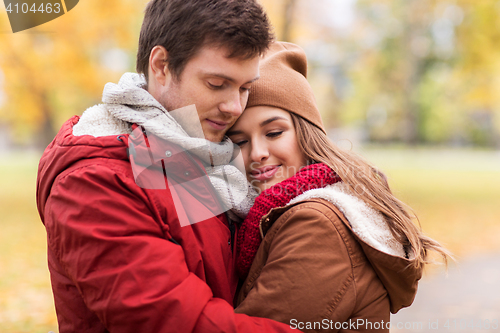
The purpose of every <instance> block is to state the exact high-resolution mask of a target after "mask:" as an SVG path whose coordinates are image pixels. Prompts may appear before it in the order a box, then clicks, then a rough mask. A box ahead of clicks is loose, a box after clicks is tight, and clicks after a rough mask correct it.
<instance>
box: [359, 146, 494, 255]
mask: <svg viewBox="0 0 500 333" xmlns="http://www.w3.org/2000/svg"><path fill="white" fill-rule="evenodd" d="M363 155H364V156H365V157H367V158H368V159H369V160H370V161H372V162H373V163H374V164H375V165H377V166H378V167H379V168H381V169H382V170H383V171H384V172H385V173H386V174H387V175H388V177H389V183H390V185H391V187H392V188H393V192H394V193H395V194H396V195H397V196H398V197H399V198H400V199H402V200H403V201H404V202H406V203H407V204H409V205H410V206H411V207H412V208H413V210H414V211H415V213H416V214H417V216H418V217H419V221H420V223H421V226H422V229H423V231H424V232H425V233H426V234H428V235H429V236H431V237H433V238H435V239H436V240H438V241H439V242H441V243H442V244H444V245H446V246H447V247H448V248H449V249H450V250H451V251H452V252H453V253H454V254H455V255H456V257H457V258H458V259H460V258H464V257H469V256H475V255H480V254H482V253H487V252H492V251H498V250H500V244H499V242H498V238H499V237H500V152H488V151H473V150H459V151H453V150H419V149H414V150H376V149H372V150H368V151H365V152H364V154H363Z"/></svg>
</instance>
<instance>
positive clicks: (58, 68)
mask: <svg viewBox="0 0 500 333" xmlns="http://www.w3.org/2000/svg"><path fill="white" fill-rule="evenodd" d="M146 3H147V1H145V0H120V1H118V0H107V1H98V0H85V1H80V2H79V4H78V6H77V7H75V8H74V9H73V10H72V11H70V12H68V13H67V14H65V15H64V16H62V17H60V18H58V19H56V20H54V21H51V22H48V23H46V24H44V25H42V26H39V27H37V28H33V29H30V30H26V31H24V32H19V33H16V34H13V33H12V31H11V28H10V25H9V21H8V17H7V14H6V11H5V7H4V5H3V3H2V4H1V5H0V331H1V332H48V331H54V332H56V331H57V321H56V317H55V312H54V308H53V300H52V294H51V290H50V281H49V274H48V270H47V264H46V245H45V230H44V228H43V225H42V224H41V222H40V219H39V217H38V214H37V211H36V207H35V180H36V169H37V163H38V159H39V158H40V155H41V153H42V151H43V149H44V148H45V146H46V145H47V144H48V143H49V142H50V141H51V139H52V138H53V137H54V135H55V133H56V132H57V130H58V129H59V127H60V126H61V124H62V123H63V122H64V121H65V120H66V119H68V118H69V117H71V116H72V115H75V114H78V115H80V114H81V113H82V112H83V111H84V110H85V109H86V108H87V107H89V106H91V105H94V104H96V103H99V101H100V98H101V93H102V89H103V86H104V84H105V83H106V82H117V81H118V80H119V78H120V76H121V74H122V73H123V72H126V71H134V68H135V53H136V48H137V40H138V35H139V30H140V25H141V22H142V15H143V9H144V6H145V4H146ZM262 3H263V5H264V7H265V8H266V10H267V11H268V14H269V16H270V18H271V21H272V23H273V25H274V27H275V33H276V36H277V38H278V39H279V40H287V41H291V42H294V43H297V44H299V45H300V46H302V47H303V48H304V49H305V51H306V53H307V55H308V59H309V81H310V83H311V85H312V86H313V89H314V91H315V94H316V98H317V101H318V104H319V107H320V109H321V112H322V115H323V118H324V122H325V125H326V127H327V128H328V129H329V135H330V136H331V138H332V140H334V141H335V142H337V143H338V144H339V145H341V146H343V147H345V148H347V149H353V150H354V151H356V152H359V153H361V154H362V155H364V156H365V157H367V158H368V159H369V160H371V161H372V162H373V163H375V164H376V165H378V166H379V167H380V168H381V169H382V170H384V171H385V172H386V173H387V175H388V177H389V181H390V183H391V186H392V187H393V189H394V191H395V192H396V193H397V194H398V195H399V196H400V197H401V198H402V199H403V200H404V201H406V202H407V203H409V205H410V206H412V207H413V209H414V210H415V212H416V214H417V215H418V216H419V219H420V223H421V225H422V228H423V229H424V231H425V232H426V233H427V234H429V235H430V236H432V237H434V238H436V239H437V240H439V241H441V242H442V243H443V244H445V245H446V246H447V247H448V248H449V249H450V250H451V251H452V252H453V253H454V254H455V256H456V258H457V261H458V263H457V264H452V265H451V267H450V271H449V278H450V279H451V280H450V281H453V274H458V273H456V272H461V273H460V274H467V273H470V277H471V279H475V283H476V284H477V285H478V286H481V285H488V286H489V284H488V283H490V282H491V281H492V279H493V282H495V281H496V283H494V284H492V285H496V286H498V285H499V283H498V282H499V281H500V264H499V265H496V266H495V265H494V264H492V260H494V258H497V257H498V256H497V254H499V253H500V242H499V241H498V239H499V238H500V1H497V0H262ZM491 258H493V259H491ZM461 263H464V266H460V265H461ZM480 263H484V264H482V266H481V264H480ZM496 263H498V259H497V261H496ZM483 266H484V267H483ZM461 267H462V268H461ZM470 267H474V268H471V269H469V268H470ZM497 267H499V268H497ZM481 269H487V270H486V271H482V270H481ZM483 276H485V277H484V279H486V280H484V281H483V280H481V279H482V277H483ZM488 279H489V280H488ZM425 281H431V282H428V283H427V282H425ZM432 281H445V282H443V286H444V287H443V288H445V286H446V285H451V284H450V283H446V281H447V280H446V277H445V270H444V268H442V267H438V268H431V269H429V270H428V271H427V272H426V275H425V276H424V279H423V286H422V288H423V289H422V294H423V295H429V294H430V296H425V297H428V298H427V299H425V300H419V299H418V297H419V296H417V301H418V302H420V303H421V304H427V305H430V303H433V304H438V303H439V302H441V301H443V300H442V298H443V297H440V295H439V290H436V291H435V293H432V292H429V290H432V289H425V288H437V287H435V286H434V287H432V286H431V285H432ZM426 283H427V284H426ZM436 283H437V282H436ZM461 283H462V282H461ZM464 283H465V282H464ZM435 285H437V284H435ZM454 288H455V289H456V294H455V296H453V297H456V301H453V300H452V301H450V302H449V304H448V303H446V302H445V303H443V304H442V305H440V306H439V307H437V306H436V307H435V310H433V311H436V313H440V314H439V315H441V316H444V317H442V319H446V316H449V318H452V317H453V316H455V317H456V316H462V315H463V314H469V316H470V317H469V318H468V319H476V320H482V319H490V320H492V319H495V318H496V319H500V315H499V313H500V297H499V298H491V297H492V296H491V295H493V294H495V293H496V295H500V292H499V290H498V287H497V289H496V291H495V290H488V295H489V296H487V295H486V292H485V295H486V296H485V297H490V298H488V299H487V300H486V299H484V300H482V299H476V298H474V297H476V296H477V295H478V294H480V292H479V289H467V288H468V287H466V286H465V285H461V284H459V285H457V286H455V287H454ZM488 288H489V287H488ZM438 289H439V288H438ZM426 290H427V291H426ZM443 292H444V291H443ZM481 292H484V290H483V291H481ZM450 297H451V296H450ZM464 297H465V298H464ZM470 299H473V301H472V302H471V301H469V300H470ZM463 300H466V301H463ZM417 301H416V304H415V307H410V308H408V309H405V310H402V312H404V313H403V315H404V316H405V318H407V319H405V320H412V319H411V318H417V317H415V316H418V315H419V314H420V315H421V316H422V313H424V312H422V311H423V310H422V308H423V307H422V305H419V304H420V303H418V304H417ZM462 301H463V302H462ZM474 302H475V303H474ZM471 303H473V304H472V305H471ZM461 304H462V305H461ZM419 306H420V307H419ZM472 307H474V308H472ZM431 308H432V307H431ZM433 309H434V308H433ZM439 311H440V312H439ZM426 315H428V314H426ZM412 316H413V317H412ZM495 316H496V317H495ZM408 318H410V319H408ZM457 319H459V318H457ZM413 320H425V319H422V318H420V319H413ZM476 330H480V329H479V328H477V327H466V328H464V329H462V330H460V332H466V331H467V332H472V331H476ZM407 331H408V330H407ZM416 331H418V330H416ZM424 331H425V330H424ZM443 331H445V329H444V328H443ZM446 331H450V330H446ZM451 331H453V330H451Z"/></svg>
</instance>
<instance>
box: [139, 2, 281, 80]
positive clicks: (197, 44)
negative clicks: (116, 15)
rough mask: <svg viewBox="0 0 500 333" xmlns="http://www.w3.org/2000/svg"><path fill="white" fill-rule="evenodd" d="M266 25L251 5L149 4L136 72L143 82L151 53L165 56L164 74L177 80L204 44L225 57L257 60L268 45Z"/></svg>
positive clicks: (269, 34)
mask: <svg viewBox="0 0 500 333" xmlns="http://www.w3.org/2000/svg"><path fill="white" fill-rule="evenodd" d="M270 30H271V25H270V23H269V20H268V18H267V15H266V13H265V12H264V10H263V8H262V7H261V5H260V4H259V3H258V2H257V1H256V0H152V1H150V2H149V3H148V5H147V7H146V12H145V16H144V22H143V24H142V28H141V34H140V37H139V49H138V52H137V66H136V69H137V72H138V73H142V74H144V75H145V76H146V79H148V66H149V56H150V53H151V50H152V49H153V48H154V47H155V46H157V45H161V46H163V47H165V49H166V50H167V51H168V59H165V60H167V61H168V69H169V71H170V72H171V73H172V74H173V76H174V78H179V77H180V75H181V73H182V71H183V70H184V67H185V66H186V64H187V62H188V61H189V60H190V59H191V58H192V57H194V56H195V55H196V53H197V52H198V51H199V50H200V48H202V47H203V46H205V45H215V46H221V47H225V48H227V49H228V50H229V52H230V54H229V57H230V58H232V57H237V58H243V59H249V58H252V57H254V56H258V55H261V54H262V53H263V52H264V51H265V50H266V49H267V48H268V47H269V44H270V43H271V42H272V40H273V34H272V32H271V31H270Z"/></svg>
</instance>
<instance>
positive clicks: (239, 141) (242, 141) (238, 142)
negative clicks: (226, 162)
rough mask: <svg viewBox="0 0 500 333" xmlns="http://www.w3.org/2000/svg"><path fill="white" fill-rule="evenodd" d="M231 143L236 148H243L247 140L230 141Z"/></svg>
mask: <svg viewBox="0 0 500 333" xmlns="http://www.w3.org/2000/svg"><path fill="white" fill-rule="evenodd" d="M232 141H233V143H234V144H235V145H237V146H238V147H241V146H243V145H244V144H245V143H247V142H248V141H247V140H232Z"/></svg>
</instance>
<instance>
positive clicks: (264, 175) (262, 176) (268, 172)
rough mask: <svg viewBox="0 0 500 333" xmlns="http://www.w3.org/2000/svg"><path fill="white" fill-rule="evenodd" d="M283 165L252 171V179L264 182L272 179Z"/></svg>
mask: <svg viewBox="0 0 500 333" xmlns="http://www.w3.org/2000/svg"><path fill="white" fill-rule="evenodd" d="M280 167H281V165H270V166H265V167H262V168H258V169H254V170H252V171H250V177H252V178H254V179H257V180H258V181H264V180H267V179H269V178H272V177H273V176H274V175H275V174H276V172H278V170H279V168H280Z"/></svg>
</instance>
